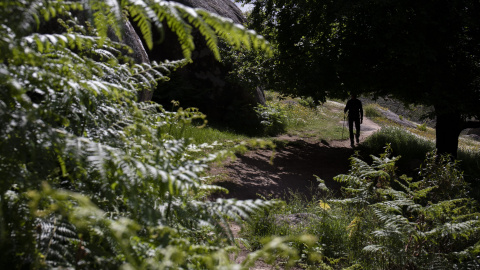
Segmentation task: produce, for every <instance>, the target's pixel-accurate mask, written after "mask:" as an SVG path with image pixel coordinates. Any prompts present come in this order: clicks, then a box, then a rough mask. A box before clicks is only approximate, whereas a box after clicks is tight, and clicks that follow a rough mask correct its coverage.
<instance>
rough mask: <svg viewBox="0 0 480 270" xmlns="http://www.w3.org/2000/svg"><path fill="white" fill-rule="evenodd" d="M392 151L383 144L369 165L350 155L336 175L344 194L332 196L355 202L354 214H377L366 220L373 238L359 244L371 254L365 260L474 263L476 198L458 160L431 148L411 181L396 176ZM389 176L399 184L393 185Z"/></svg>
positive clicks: (375, 263) (414, 264)
mask: <svg viewBox="0 0 480 270" xmlns="http://www.w3.org/2000/svg"><path fill="white" fill-rule="evenodd" d="M390 153H391V149H390V148H389V147H388V146H387V148H386V152H385V153H384V154H382V155H381V156H380V157H372V159H373V164H372V165H368V164H367V163H365V162H363V161H361V160H359V159H357V158H352V159H351V161H352V169H351V170H350V174H349V175H343V176H338V177H336V178H334V179H335V180H337V181H340V182H342V183H343V184H345V185H346V186H345V187H344V191H345V193H344V194H345V195H346V196H347V197H348V198H347V199H344V200H336V201H334V202H337V203H343V204H352V203H354V204H357V205H356V208H355V209H357V210H356V211H359V212H358V213H357V215H358V216H362V215H365V214H366V213H368V212H369V211H372V213H373V214H374V215H375V217H376V220H375V222H374V223H372V224H369V226H370V228H371V231H370V233H371V236H372V238H370V239H369V241H368V242H367V243H364V248H363V251H364V252H366V253H368V254H371V255H372V256H371V257H367V258H372V259H365V260H363V261H364V262H363V264H364V265H365V266H368V268H369V269H385V268H388V269H390V268H402V267H405V266H408V267H410V268H421V269H423V268H427V267H429V266H430V265H438V266H442V267H444V268H445V269H452V268H455V267H463V265H465V264H472V265H475V264H478V262H476V261H475V260H476V259H475V256H477V255H478V253H475V252H473V249H474V248H473V247H474V246H476V245H478V243H479V240H480V238H479V235H480V234H479V233H480V231H479V228H480V226H479V225H480V221H479V220H478V216H479V215H480V213H479V212H478V205H477V203H476V202H475V201H474V200H472V199H471V198H468V196H467V194H468V192H467V190H468V186H467V184H466V183H465V181H464V180H463V175H462V173H461V172H459V171H458V169H457V167H456V163H454V162H451V161H450V159H449V158H448V157H438V156H436V154H435V153H429V154H428V155H427V158H426V161H425V164H424V167H423V169H422V170H421V174H420V175H421V176H422V179H420V180H419V181H416V182H413V181H412V179H411V178H408V177H406V176H402V177H398V176H396V174H395V162H396V161H397V160H398V158H391V157H390ZM439 181H440V182H441V181H445V182H441V183H442V184H439ZM393 182H394V183H396V186H398V187H400V189H395V188H393V187H392V185H391V184H392V183H393ZM447 183H448V184H447ZM452 188H453V189H454V190H455V191H454V192H451V191H450V189H452ZM359 203H361V204H359ZM359 220H363V219H359ZM365 220H368V219H365ZM355 226H359V225H358V224H356V225H355ZM467 250H468V252H467ZM460 254H461V255H460Z"/></svg>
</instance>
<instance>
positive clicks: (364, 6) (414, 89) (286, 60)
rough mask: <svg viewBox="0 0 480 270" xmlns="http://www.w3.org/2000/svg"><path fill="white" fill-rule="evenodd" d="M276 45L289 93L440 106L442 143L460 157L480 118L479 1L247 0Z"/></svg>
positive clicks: (257, 23)
mask: <svg viewBox="0 0 480 270" xmlns="http://www.w3.org/2000/svg"><path fill="white" fill-rule="evenodd" d="M244 2H251V3H255V8H254V9H253V11H252V15H251V17H250V19H251V24H252V26H253V27H254V28H256V29H257V30H259V31H260V30H262V29H263V30H265V31H268V33H265V32H263V33H262V34H264V35H265V36H269V37H270V38H271V39H272V40H271V41H272V42H273V43H276V45H277V46H278V47H277V50H278V51H277V55H276V57H277V58H276V59H275V61H276V66H278V68H277V69H276V72H278V73H279V78H282V83H283V86H284V88H283V89H286V90H287V91H288V92H290V93H294V94H299V95H311V96H315V97H317V98H320V99H324V98H326V97H346V95H347V93H350V92H354V93H357V94H373V95H374V96H387V95H388V96H392V97H394V98H397V99H399V100H401V101H403V102H405V103H407V104H424V105H430V106H433V107H434V108H435V114H436V118H437V148H438V150H439V151H440V152H443V153H450V154H453V155H456V151H457V146H458V135H459V133H460V131H461V130H462V129H464V128H466V127H469V126H471V125H478V122H477V121H473V122H472V121H470V120H472V119H473V120H475V119H479V116H480V87H479V78H480V16H479V14H480V2H479V1H460V0H457V1H455V0H453V1H433V0H429V1H414V0H408V1H398V0H361V1H346V0H338V1H332V0H315V1H307V0H301V1H293V0H291V1H289V0H267V1H244Z"/></svg>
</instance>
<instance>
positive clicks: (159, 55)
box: [147, 0, 265, 127]
mask: <svg viewBox="0 0 480 270" xmlns="http://www.w3.org/2000/svg"><path fill="white" fill-rule="evenodd" d="M175 2H178V3H180V4H183V5H186V6H189V7H193V8H202V9H205V10H207V11H210V12H212V13H216V14H218V15H220V16H223V17H227V18H230V19H231V20H233V22H235V23H238V24H242V23H244V22H245V20H246V19H245V17H244V16H243V14H242V12H241V11H240V9H239V8H238V7H237V6H236V5H235V4H234V3H233V2H232V1H231V0H176V1H175ZM164 29H165V33H164V42H162V43H156V44H155V45H154V48H153V49H152V50H147V53H148V56H149V58H150V60H155V61H163V60H166V59H168V60H178V59H182V58H183V54H182V51H181V48H180V45H179V43H178V38H177V37H176V35H175V34H174V33H172V32H171V31H169V30H168V28H167V27H165V28H164ZM193 35H194V42H195V50H194V51H193V53H192V60H193V63H192V64H189V65H187V66H186V67H184V68H182V69H180V70H177V71H176V72H175V73H174V74H172V76H171V81H169V82H168V83H165V84H161V85H159V87H158V88H157V90H156V91H155V92H154V95H153V100H154V101H156V102H159V103H161V104H164V105H166V106H167V108H169V106H170V102H171V101H172V100H177V101H180V106H182V107H197V108H199V109H200V111H201V112H203V113H205V114H206V115H207V119H208V120H209V121H210V122H221V123H222V124H227V125H228V124H233V123H235V124H238V125H240V126H241V127H246V125H250V124H252V125H253V124H254V122H255V118H256V115H255V113H254V111H253V109H252V108H253V106H255V105H256V104H258V103H263V104H264V102H265V100H264V96H263V92H262V91H258V89H245V88H244V87H242V86H241V85H239V84H238V83H235V82H234V81H233V80H229V79H227V77H228V75H229V74H230V72H231V71H232V70H231V69H230V68H229V67H227V66H225V65H224V64H223V63H221V62H219V61H217V60H216V59H215V57H214V56H213V53H212V52H211V51H210V50H209V49H208V47H207V46H206V43H205V39H204V38H203V36H202V35H201V34H200V33H199V31H194V32H193ZM222 49H226V48H222ZM242 122H243V123H242Z"/></svg>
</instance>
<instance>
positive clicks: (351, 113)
mask: <svg viewBox="0 0 480 270" xmlns="http://www.w3.org/2000/svg"><path fill="white" fill-rule="evenodd" d="M347 111H348V118H349V119H362V120H363V107H362V102H361V101H360V100H358V99H356V98H352V99H350V100H349V101H348V102H347V106H345V110H344V112H347Z"/></svg>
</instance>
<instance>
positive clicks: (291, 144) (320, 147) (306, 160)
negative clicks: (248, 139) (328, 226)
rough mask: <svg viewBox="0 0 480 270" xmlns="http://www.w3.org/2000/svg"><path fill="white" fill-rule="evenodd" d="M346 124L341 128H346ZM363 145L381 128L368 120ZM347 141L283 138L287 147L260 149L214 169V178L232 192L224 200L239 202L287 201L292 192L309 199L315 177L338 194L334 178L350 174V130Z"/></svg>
mask: <svg viewBox="0 0 480 270" xmlns="http://www.w3.org/2000/svg"><path fill="white" fill-rule="evenodd" d="M343 124H344V123H343V121H341V122H339V125H343ZM360 129H361V132H360V143H362V142H363V141H364V140H365V138H367V137H368V136H370V135H371V134H372V133H374V132H375V131H377V130H378V129H380V126H378V125H377V124H375V123H374V122H372V121H371V120H370V119H368V118H364V121H363V124H362V125H361V128H360ZM344 138H345V139H344V140H338V141H330V142H327V141H324V140H321V141H319V140H318V139H317V138H312V137H300V136H289V135H282V136H280V137H277V140H280V141H285V142H286V146H285V147H282V148H279V149H275V153H274V151H273V150H271V149H257V150H255V151H250V152H247V153H246V154H244V155H241V156H238V158H237V159H236V160H234V161H229V162H227V163H226V164H224V165H223V166H222V167H216V168H212V169H211V175H219V177H218V179H220V180H219V181H218V182H216V183H215V184H216V185H219V186H222V187H225V188H226V189H228V190H229V191H230V192H229V193H228V194H221V195H217V196H219V197H220V196H221V197H223V198H236V199H241V200H245V199H257V198H267V199H273V198H278V199H284V200H288V195H289V193H290V192H299V193H301V194H304V195H305V196H306V197H307V198H308V197H310V196H311V195H312V192H315V189H316V187H317V186H318V181H317V180H316V177H315V175H316V176H318V177H319V178H321V179H322V180H324V181H325V184H326V186H327V187H328V188H330V189H332V190H333V191H338V190H339V188H340V187H339V185H338V183H337V182H335V181H333V177H334V176H337V175H339V174H345V173H348V169H349V157H350V156H351V155H352V154H353V153H354V151H355V148H352V147H351V146H350V140H349V139H348V127H345V132H344Z"/></svg>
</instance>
